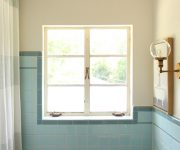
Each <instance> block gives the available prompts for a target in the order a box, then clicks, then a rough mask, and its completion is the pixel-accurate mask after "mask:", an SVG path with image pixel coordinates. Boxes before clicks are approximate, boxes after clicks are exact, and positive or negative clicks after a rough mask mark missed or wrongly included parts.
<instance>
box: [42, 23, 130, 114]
mask: <svg viewBox="0 0 180 150" xmlns="http://www.w3.org/2000/svg"><path fill="white" fill-rule="evenodd" d="M49 29H53V30H54V29H56V30H61V29H68V30H69V29H84V31H85V32H84V33H85V36H84V38H85V40H84V55H48V52H47V51H48V49H47V48H48V47H47V38H48V36H47V31H48V30H49ZM90 29H91V27H89V26H87V27H74V26H73V27H52V26H44V28H43V30H44V32H43V33H44V36H43V37H44V109H43V110H44V115H45V116H46V115H49V113H48V112H47V111H46V110H47V101H48V99H47V97H48V90H47V89H48V87H49V86H84V91H85V92H84V96H85V101H84V110H85V111H84V112H83V113H76V112H66V113H63V116H66V115H67V116H69V115H70V116H73V115H74V116H91V115H92V116H96V115H97V116H101V115H103V116H104V115H105V116H109V115H110V116H111V115H112V112H90V86H126V87H127V112H128V113H129V112H130V96H129V95H130V48H131V47H130V43H131V41H130V32H131V31H130V26H123V27H121V26H120V27H113V26H112V27H109V26H108V27H93V29H126V30H127V32H128V33H127V36H128V40H127V42H128V43H127V45H128V46H127V47H128V49H127V54H123V55H119V54H117V55H116V54H108V55H104V54H103V55H98V54H96V55H94V54H93V55H90ZM58 57H59V58H71V57H72V58H76V57H84V71H85V68H86V67H90V58H91V57H105V58H106V57H107V58H108V57H119V58H121V57H125V58H127V83H126V84H90V80H88V79H86V80H84V84H48V83H47V81H48V80H47V78H48V77H47V74H48V69H47V63H48V61H47V59H48V58H58Z"/></svg>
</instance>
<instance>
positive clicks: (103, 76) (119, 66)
mask: <svg viewBox="0 0 180 150" xmlns="http://www.w3.org/2000/svg"><path fill="white" fill-rule="evenodd" d="M90 62H91V63H90V64H91V66H90V69H91V71H90V73H91V78H90V83H91V84H125V83H126V81H127V58H122V57H121V58H120V57H119V58H118V57H108V58H107V57H91V59H90Z"/></svg>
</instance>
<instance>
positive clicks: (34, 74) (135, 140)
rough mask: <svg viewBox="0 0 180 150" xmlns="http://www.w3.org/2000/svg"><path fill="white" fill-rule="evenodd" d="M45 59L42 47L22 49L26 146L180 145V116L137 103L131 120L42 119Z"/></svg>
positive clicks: (90, 149) (147, 149) (148, 148)
mask: <svg viewBox="0 0 180 150" xmlns="http://www.w3.org/2000/svg"><path fill="white" fill-rule="evenodd" d="M41 60H42V58H41V52H39V51H38V52H20V75H21V76H20V81H21V104H22V106H21V107H22V138H23V150H152V149H153V150H161V149H160V147H162V149H163V148H164V147H165V148H164V149H163V150H166V149H167V150H169V149H170V148H171V150H179V149H180V148H179V146H180V142H179V140H180V136H179V135H180V134H179V132H178V129H180V126H179V124H178V123H179V120H175V121H174V119H172V120H171V119H168V117H167V116H166V115H165V114H163V113H161V112H159V111H158V110H156V109H152V107H134V113H133V116H134V118H133V120H128V121H127V120H115V121H106V120H101V121H42V119H41V115H42V114H41V110H42V101H41V100H42V95H41V92H42V90H41V89H42V88H41V84H42V82H41V76H42V74H41V72H42V70H41V63H42V61H41ZM164 123H166V124H169V126H168V125H167V126H163V124H164ZM167 128H168V129H167ZM164 135H166V136H165V138H164ZM160 140H161V141H160ZM164 142H165V143H166V145H164ZM171 144H173V145H174V147H172V146H171ZM175 148H179V149H175Z"/></svg>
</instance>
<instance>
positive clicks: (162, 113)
mask: <svg viewBox="0 0 180 150" xmlns="http://www.w3.org/2000/svg"><path fill="white" fill-rule="evenodd" d="M152 111H153V112H156V113H157V114H159V115H160V116H162V117H164V118H166V119H167V120H169V121H170V122H172V123H174V124H176V125H178V126H180V119H178V118H175V117H174V116H170V115H168V114H167V113H166V112H164V111H163V110H160V109H159V108H157V107H153V109H152Z"/></svg>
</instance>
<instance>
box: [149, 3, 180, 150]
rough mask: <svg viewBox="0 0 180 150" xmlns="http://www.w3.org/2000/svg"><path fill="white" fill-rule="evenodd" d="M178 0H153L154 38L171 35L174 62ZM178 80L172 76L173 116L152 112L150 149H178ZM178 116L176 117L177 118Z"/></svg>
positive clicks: (179, 31)
mask: <svg viewBox="0 0 180 150" xmlns="http://www.w3.org/2000/svg"><path fill="white" fill-rule="evenodd" d="M179 6H180V1H179V0H166V1H164V0H154V11H153V12H154V35H153V36H154V40H157V39H164V38H166V37H173V38H174V39H175V41H174V64H175V63H177V62H180V51H179V49H180V28H179V27H180V15H179V14H180V9H179ZM179 91H180V80H179V79H177V78H176V77H174V116H175V117H176V118H175V117H170V116H168V115H166V114H164V113H162V112H159V111H155V112H153V114H152V122H153V123H152V132H153V133H152V139H153V140H152V149H153V150H179V149H180V101H179V99H180V92H179ZM177 118H178V119H177Z"/></svg>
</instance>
